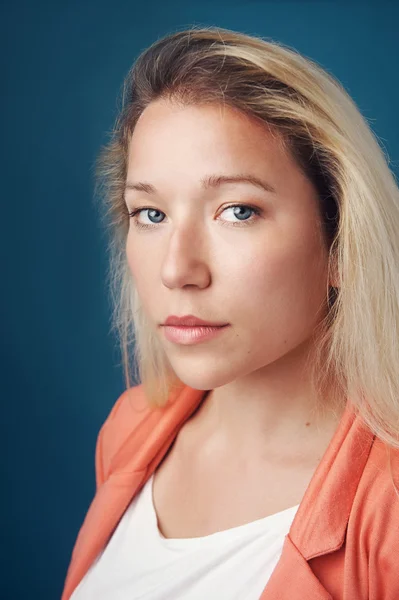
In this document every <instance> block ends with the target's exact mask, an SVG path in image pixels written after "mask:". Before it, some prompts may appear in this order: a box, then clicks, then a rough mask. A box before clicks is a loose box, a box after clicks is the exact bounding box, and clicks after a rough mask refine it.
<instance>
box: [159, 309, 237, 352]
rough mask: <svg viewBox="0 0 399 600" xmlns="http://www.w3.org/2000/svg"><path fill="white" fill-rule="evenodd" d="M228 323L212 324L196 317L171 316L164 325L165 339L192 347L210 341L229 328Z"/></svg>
mask: <svg viewBox="0 0 399 600" xmlns="http://www.w3.org/2000/svg"><path fill="white" fill-rule="evenodd" d="M228 326H229V324H228V323H211V322H209V321H203V320H202V319H199V318H198V317H195V316H194V315H185V316H184V317H176V316H174V315H171V316H169V317H168V318H167V319H166V321H165V323H164V325H163V329H164V331H165V337H166V339H168V340H169V341H170V342H175V343H177V344H183V345H186V346H188V345H191V344H198V343H200V342H204V341H205V340H210V339H212V338H214V337H216V336H217V335H219V334H220V333H221V332H222V331H224V330H225V329H226V327H228Z"/></svg>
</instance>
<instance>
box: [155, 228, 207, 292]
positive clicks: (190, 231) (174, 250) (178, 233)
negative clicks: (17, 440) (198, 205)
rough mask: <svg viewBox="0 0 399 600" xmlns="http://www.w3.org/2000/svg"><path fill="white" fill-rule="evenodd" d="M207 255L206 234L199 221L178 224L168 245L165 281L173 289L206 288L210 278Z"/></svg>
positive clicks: (163, 270) (166, 249)
mask: <svg viewBox="0 0 399 600" xmlns="http://www.w3.org/2000/svg"><path fill="white" fill-rule="evenodd" d="M208 256H209V250H208V242H207V240H206V234H205V232H204V231H203V230H202V229H201V227H200V226H199V225H198V224H196V223H192V224H190V225H188V224H187V225H182V226H180V227H176V228H175V229H174V231H173V232H172V233H171V236H170V238H169V239H168V241H167V245H166V248H165V255H164V259H163V263H162V272H161V277H162V282H163V284H164V285H165V286H166V287H168V288H170V289H173V288H181V287H184V286H188V285H189V286H196V287H199V288H205V287H207V286H208V285H209V284H210V280H211V274H210V265H209V261H208Z"/></svg>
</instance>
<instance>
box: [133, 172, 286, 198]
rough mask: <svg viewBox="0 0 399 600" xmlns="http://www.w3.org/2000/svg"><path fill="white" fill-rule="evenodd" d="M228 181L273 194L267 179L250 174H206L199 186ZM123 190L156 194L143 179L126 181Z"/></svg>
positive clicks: (216, 186)
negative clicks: (245, 184)
mask: <svg viewBox="0 0 399 600" xmlns="http://www.w3.org/2000/svg"><path fill="white" fill-rule="evenodd" d="M228 183H249V184H251V185H254V186H256V187H258V188H261V189H262V190H263V191H266V192H269V193H272V194H275V193H276V190H275V188H274V187H273V186H272V185H270V183H267V181H263V180H262V179H259V177H256V176H255V175H250V174H242V175H208V176H206V177H203V178H202V179H201V180H200V184H201V188H202V189H203V190H208V189H215V188H218V187H220V186H221V185H224V184H228ZM125 190H137V191H138V192H145V193H146V194H156V193H157V189H156V187H155V186H153V185H152V184H151V183H147V182H144V181H137V182H132V181H128V182H126V187H125Z"/></svg>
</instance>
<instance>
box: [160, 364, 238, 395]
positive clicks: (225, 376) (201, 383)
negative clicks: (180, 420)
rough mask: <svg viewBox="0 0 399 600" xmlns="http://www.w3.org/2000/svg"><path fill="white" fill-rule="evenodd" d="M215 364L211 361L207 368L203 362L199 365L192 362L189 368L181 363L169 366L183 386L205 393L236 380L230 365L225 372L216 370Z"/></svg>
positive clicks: (235, 374)
mask: <svg viewBox="0 0 399 600" xmlns="http://www.w3.org/2000/svg"><path fill="white" fill-rule="evenodd" d="M215 362H216V361H213V363H212V364H211V365H209V366H208V368H207V366H206V365H204V364H203V362H202V364H201V361H197V363H196V364H195V361H192V364H190V366H188V365H183V364H182V362H180V363H179V364H178V365H177V364H173V363H171V365H172V368H173V370H174V372H175V374H176V376H177V377H178V378H179V379H180V381H182V382H183V383H184V384H185V385H188V386H189V387H191V388H193V389H195V390H204V391H205V390H213V389H215V388H218V387H221V386H222V385H226V384H228V383H231V382H232V381H234V380H235V379H237V371H236V370H233V369H232V368H231V365H230V366H229V369H228V370H227V371H223V370H222V369H220V368H219V369H218V368H217V365H216V364H215Z"/></svg>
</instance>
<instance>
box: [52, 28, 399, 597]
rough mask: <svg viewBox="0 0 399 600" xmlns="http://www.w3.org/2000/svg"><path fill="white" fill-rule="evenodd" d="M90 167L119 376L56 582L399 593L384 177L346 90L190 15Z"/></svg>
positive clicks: (103, 590)
mask: <svg viewBox="0 0 399 600" xmlns="http://www.w3.org/2000/svg"><path fill="white" fill-rule="evenodd" d="M99 167H100V175H101V177H100V181H101V182H103V184H104V197H105V199H106V204H105V206H106V216H107V217H108V218H109V221H110V224H111V227H112V229H111V231H112V237H111V246H110V248H111V251H112V257H111V270H110V282H111V284H112V292H113V298H114V300H115V313H114V321H115V325H116V327H117V328H118V330H119V333H120V339H121V342H122V349H123V356H124V365H125V374H126V383H127V385H126V387H127V389H126V391H125V392H124V393H123V394H122V395H121V396H120V398H119V399H118V401H117V402H116V404H115V405H114V407H113V409H112V411H111V413H110V415H109V417H108V419H107V420H106V422H105V423H104V425H103V427H102V428H101V430H100V433H99V436H98V441H97V447H96V482H97V491H96V495H95V498H94V500H93V502H92V505H91V506H90V508H89V511H88V513H87V515H86V518H85V521H84V523H83V526H82V528H81V530H80V532H79V536H78V539H77V541H76V544H75V547H74V550H73V553H72V560H71V563H70V565H69V570H68V574H67V578H66V582H65V587H64V592H63V595H62V600H69V599H70V598H73V600H88V599H94V598H95V599H96V600H105V599H107V600H108V599H116V598H118V599H119V598H120V599H122V598H123V599H124V598H129V599H130V600H133V599H134V598H146V599H151V600H156V599H165V598H168V599H169V598H170V599H180V598H184V599H185V600H192V599H194V598H195V599H197V598H201V599H204V598H215V599H216V598H218V599H219V598H223V599H226V600H227V599H228V598H235V599H238V598H243V599H244V598H245V599H246V600H249V599H255V598H263V599H277V598H278V599H287V600H288V599H290V600H295V599H297V600H299V599H301V600H302V599H304V598H306V599H310V598H318V599H322V600H327V599H331V598H334V599H338V598H339V599H341V598H342V599H345V600H360V599H366V598H367V599H373V600H394V599H397V598H399V575H398V572H397V569H396V561H397V559H398V555H399V537H398V522H399V495H398V492H397V488H396V485H397V482H398V479H399V478H398V463H399V461H398V454H399V452H398V448H399V418H398V417H399V404H398V398H399V372H398V365H399V350H398V344H397V331H398V327H399V306H398V301H399V238H398V235H397V231H398V230H399V194H398V188H397V186H396V183H395V180H394V177H393V175H392V173H391V172H390V170H389V168H388V165H387V161H386V159H385V157H384V154H383V152H382V150H381V149H380V147H379V145H378V143H377V141H376V139H375V137H374V135H373V134H372V132H371V131H370V129H369V127H368V125H367V124H366V122H365V120H364V119H363V117H362V116H361V114H360V112H359V111H358V109H357V108H356V106H355V105H354V103H353V101H352V100H351V99H350V97H349V96H348V95H347V93H346V92H345V91H344V89H343V88H342V87H341V86H340V84H339V83H338V82H337V81H336V80H334V79H333V78H332V77H331V76H330V75H328V74H327V73H326V72H325V71H323V70H322V69H321V68H320V67H319V66H318V65H316V64H315V63H314V62H312V61H310V60H308V59H306V58H304V57H302V56H300V55H299V54H298V53H296V52H294V51H293V50H291V49H289V48H286V47H283V46H282V45H279V44H276V43H272V42H268V41H265V40H263V39H261V38H256V37H250V36H248V35H244V34H241V33H236V32H232V31H228V30H225V29H219V28H195V27H194V28H192V29H190V30H187V31H181V32H177V33H174V34H172V35H169V36H166V37H165V38H163V39H161V40H158V41H157V42H156V43H154V44H153V45H152V46H151V47H150V48H149V49H147V50H146V51H145V52H143V53H142V54H141V55H140V57H139V58H138V60H137V61H136V63H135V65H134V66H133V68H132V70H131V72H130V73H129V75H128V77H127V80H126V84H125V89H124V95H123V107H122V110H121V113H120V116H119V118H118V120H117V123H116V127H115V131H114V132H113V136H112V139H111V141H110V143H109V145H108V146H107V147H106V148H105V149H104V151H103V153H102V155H101V158H100V164H99ZM133 340H134V341H135V360H136V365H137V366H138V376H139V379H140V380H141V383H140V384H138V385H133V386H132V385H131V377H130V368H129V350H130V347H131V343H132V341H133Z"/></svg>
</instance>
